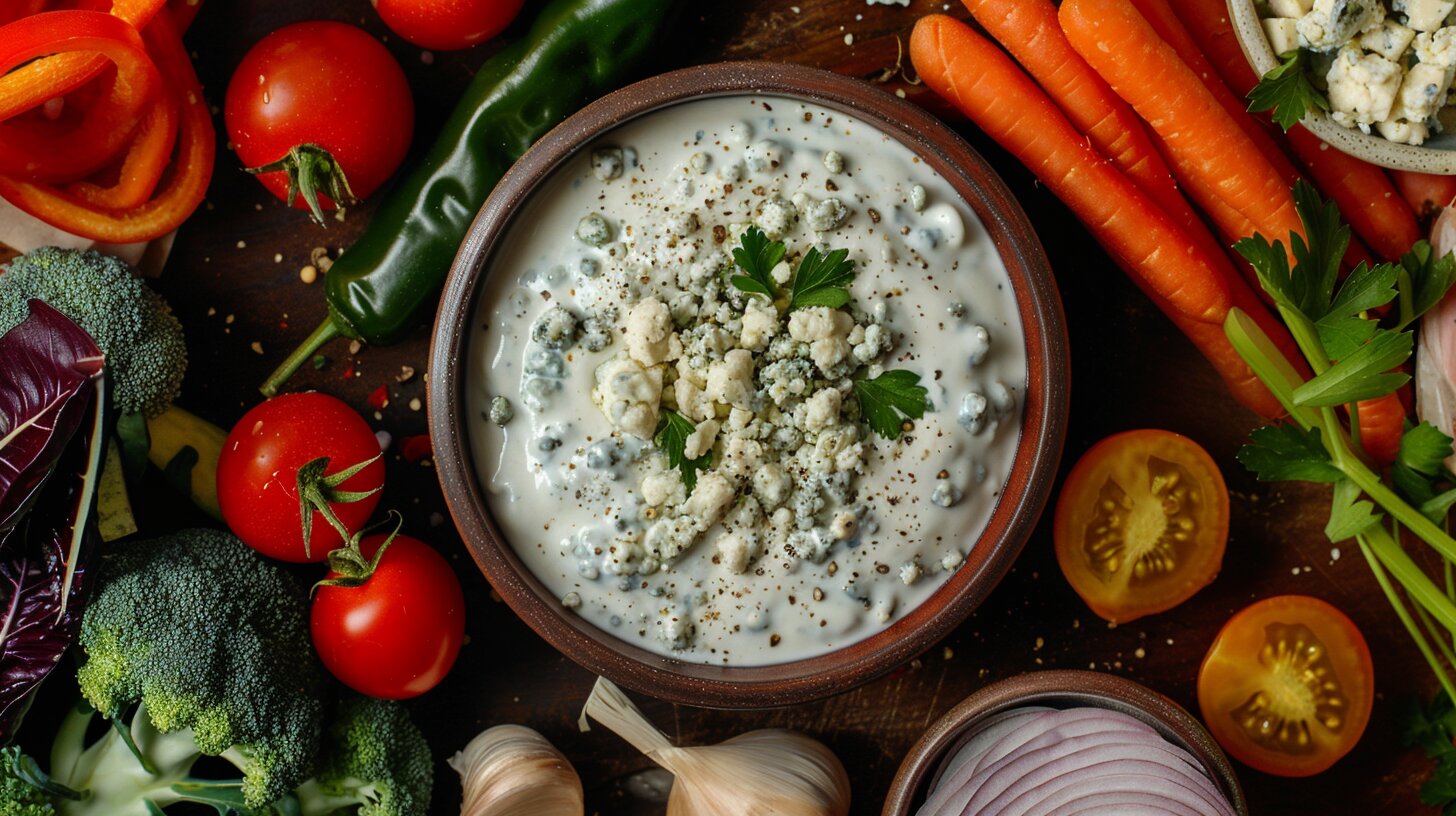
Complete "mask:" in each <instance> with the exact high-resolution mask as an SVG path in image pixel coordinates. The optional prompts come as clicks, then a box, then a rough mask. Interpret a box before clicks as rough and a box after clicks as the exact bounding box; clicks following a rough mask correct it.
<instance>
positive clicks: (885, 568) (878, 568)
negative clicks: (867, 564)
mask: <svg viewBox="0 0 1456 816" xmlns="http://www.w3.org/2000/svg"><path fill="white" fill-rule="evenodd" d="M889 571H890V565H889V564H876V565H875V572H878V573H879V574H881V575H884V574H885V573H887V572H889Z"/></svg>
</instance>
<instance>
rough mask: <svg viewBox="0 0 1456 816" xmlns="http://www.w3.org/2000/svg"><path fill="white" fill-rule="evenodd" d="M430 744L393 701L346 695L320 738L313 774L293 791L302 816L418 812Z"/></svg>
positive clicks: (428, 772) (429, 782)
mask: <svg viewBox="0 0 1456 816" xmlns="http://www.w3.org/2000/svg"><path fill="white" fill-rule="evenodd" d="M433 783H434V763H433V762H432V761H431V759H430V746H429V744H427V743H426V742H425V737H424V735H423V734H421V733H420V729H419V728H417V727H416V726H415V724H414V723H413V722H411V721H410V718H409V714H408V713H407V712H406V711H405V709H404V707H403V706H401V705H400V704H399V703H396V702H392V701H389V700H375V699H373V698H370V697H359V696H349V697H345V698H344V699H343V700H342V701H340V703H339V705H338V707H337V710H336V711H335V712H334V715H333V717H332V719H331V720H330V722H329V725H328V731H327V733H326V735H325V737H324V747H323V754H322V758H321V760H320V767H319V772H318V775H317V776H316V777H315V778H314V779H311V780H309V781H308V782H306V783H305V784H304V785H303V786H302V787H300V788H299V789H298V791H297V797H298V802H299V809H300V812H301V813H302V814H303V816H335V815H336V814H337V816H423V814H425V813H427V812H428V811H429V809H430V789H431V787H432V786H433Z"/></svg>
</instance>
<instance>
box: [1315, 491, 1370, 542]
mask: <svg viewBox="0 0 1456 816" xmlns="http://www.w3.org/2000/svg"><path fill="white" fill-rule="evenodd" d="M1382 517H1383V514H1380V513H1376V512H1375V503H1374V502H1372V501H1370V500H1368V499H1361V498H1360V488H1359V487H1358V486H1357V485H1356V484H1355V483H1354V482H1352V481H1350V480H1349V479H1341V480H1340V481H1338V482H1335V489H1334V495H1333V497H1332V498H1331V501H1330V520H1329V521H1327V522H1325V535H1326V536H1328V537H1329V539H1330V541H1332V542H1335V543H1338V542H1341V541H1344V540H1346V539H1349V538H1354V537H1355V536H1357V535H1360V534H1361V533H1363V532H1365V531H1366V530H1369V529H1370V528H1371V527H1374V526H1375V525H1376V524H1379V523H1380V519H1381V518H1382Z"/></svg>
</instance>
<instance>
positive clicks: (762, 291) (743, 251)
mask: <svg viewBox="0 0 1456 816" xmlns="http://www.w3.org/2000/svg"><path fill="white" fill-rule="evenodd" d="M738 244H739V245H738V246H737V247H735V248H734V249H733V260H734V261H735V262H736V263H737V264H738V268H739V269H742V270H743V271H744V272H746V273H747V274H744V275H734V276H733V277H732V278H730V279H729V280H730V282H731V283H732V284H733V285H734V286H736V287H738V289H739V291H742V292H747V293H749V294H759V295H763V296H764V297H767V298H768V299H769V300H773V299H774V298H776V297H778V284H776V283H774V279H773V275H772V274H771V273H772V272H773V268H774V267H775V266H778V264H779V261H782V260H783V259H784V253H786V252H788V248H787V247H785V246H784V242H783V241H770V240H769V239H768V236H767V235H764V234H763V230H761V229H759V228H758V227H749V228H748V231H747V232H744V233H743V237H742V238H740V239H739V241H738Z"/></svg>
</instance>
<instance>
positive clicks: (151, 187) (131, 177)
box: [66, 90, 178, 210]
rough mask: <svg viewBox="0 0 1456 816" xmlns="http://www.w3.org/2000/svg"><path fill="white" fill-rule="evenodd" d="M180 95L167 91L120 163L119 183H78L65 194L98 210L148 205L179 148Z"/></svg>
mask: <svg viewBox="0 0 1456 816" xmlns="http://www.w3.org/2000/svg"><path fill="white" fill-rule="evenodd" d="M177 115H178V113H177V95H176V94H175V93H173V92H172V91H170V90H164V91H163V92H162V94H161V96H160V98H159V99H157V102H156V104H154V105H153V106H152V110H151V112H150V113H148V114H147V118H146V119H143V120H142V124H141V126H140V127H138V128H137V132H136V138H135V139H134V140H133V141H132V143H131V147H129V148H127V152H126V156H125V157H124V158H123V159H122V161H121V168H120V170H119V171H118V173H117V180H116V184H114V185H113V186H111V187H102V186H101V185H99V184H96V183H95V182H91V181H78V182H76V183H75V184H72V185H70V186H68V187H67V188H66V191H67V192H69V193H70V194H71V195H73V196H75V197H76V198H77V199H78V200H80V201H83V202H85V203H87V204H90V205H91V206H93V207H96V208H103V209H112V210H126V209H131V208H133V207H140V206H141V205H143V204H145V203H146V202H147V201H148V200H149V199H150V198H151V197H152V193H153V192H154V191H155V190H156V189H157V184H158V183H160V182H161V180H162V172H163V171H164V170H166V169H167V164H168V163H169V162H170V161H171V159H172V148H173V147H175V146H176V145H177Z"/></svg>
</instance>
